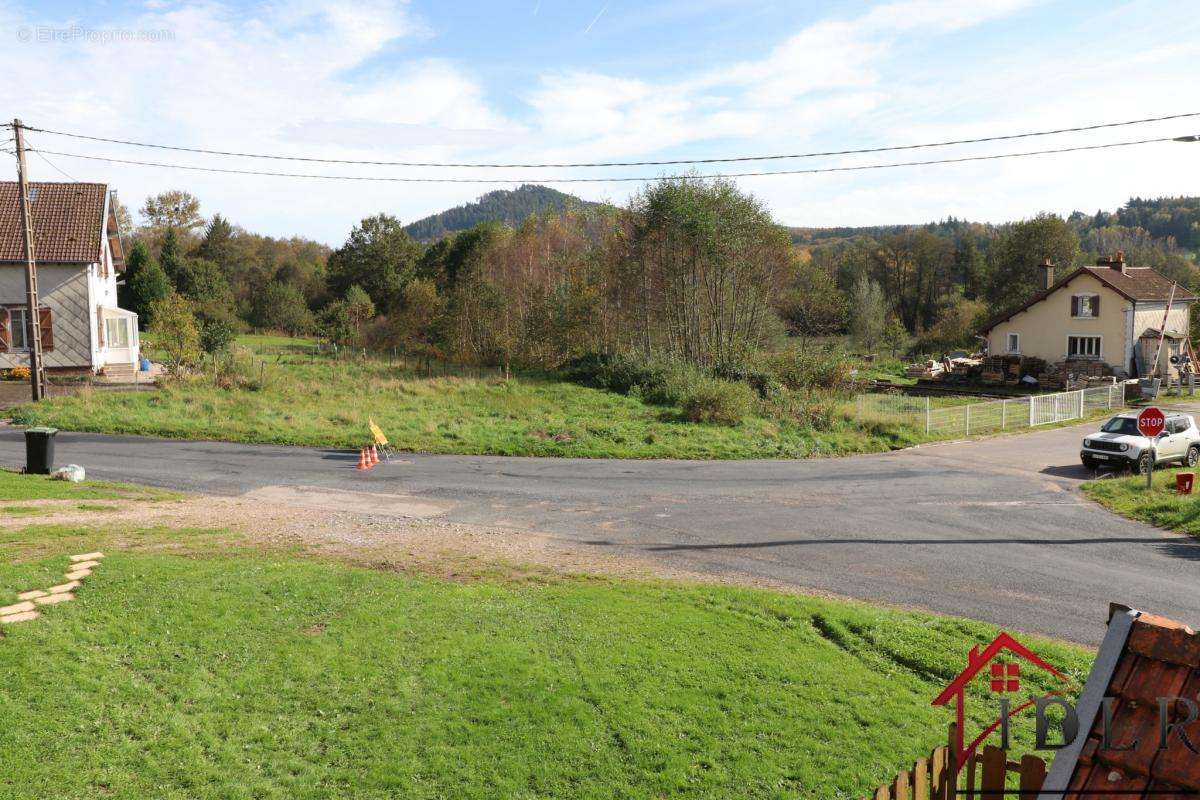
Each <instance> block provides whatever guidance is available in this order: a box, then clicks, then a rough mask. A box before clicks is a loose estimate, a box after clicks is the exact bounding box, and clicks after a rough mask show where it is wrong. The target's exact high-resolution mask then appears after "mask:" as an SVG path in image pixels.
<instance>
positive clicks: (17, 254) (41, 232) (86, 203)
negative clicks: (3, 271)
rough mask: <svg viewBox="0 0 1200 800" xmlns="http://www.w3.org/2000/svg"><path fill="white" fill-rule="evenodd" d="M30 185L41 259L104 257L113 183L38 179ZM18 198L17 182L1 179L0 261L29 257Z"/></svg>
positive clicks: (67, 260)
mask: <svg viewBox="0 0 1200 800" xmlns="http://www.w3.org/2000/svg"><path fill="white" fill-rule="evenodd" d="M29 190H30V192H29V193H30V204H29V207H30V210H31V211H32V214H33V236H34V255H35V256H36V257H37V260H38V261H42V262H50V263H56V262H57V263H81V262H82V263H91V262H93V261H99V260H100V252H101V242H100V236H101V233H102V231H103V230H104V225H103V215H104V200H105V196H106V194H107V191H108V187H107V186H105V185H104V184H103V183H41V182H34V183H30V184H29ZM19 199H20V190H19V189H18V186H17V183H16V182H15V181H2V182H0V262H6V261H10V262H11V261H24V260H25V245H24V237H23V235H22V232H21V211H20V206H19Z"/></svg>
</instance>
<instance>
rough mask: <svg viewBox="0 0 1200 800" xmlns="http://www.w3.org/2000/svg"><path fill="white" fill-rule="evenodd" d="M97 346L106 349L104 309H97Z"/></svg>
mask: <svg viewBox="0 0 1200 800" xmlns="http://www.w3.org/2000/svg"><path fill="white" fill-rule="evenodd" d="M96 346H97V347H104V309H102V308H97V309H96Z"/></svg>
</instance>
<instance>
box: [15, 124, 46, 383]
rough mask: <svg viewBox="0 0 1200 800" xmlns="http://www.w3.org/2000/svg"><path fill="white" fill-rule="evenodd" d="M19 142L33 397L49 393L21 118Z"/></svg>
mask: <svg viewBox="0 0 1200 800" xmlns="http://www.w3.org/2000/svg"><path fill="white" fill-rule="evenodd" d="M13 137H14V138H15V139H16V142H17V186H18V190H19V192H20V194H21V197H20V206H21V231H22V233H23V235H24V239H25V342H26V344H28V345H29V384H30V388H31V389H32V392H33V400H34V402H37V401H38V400H41V399H42V398H43V397H45V396H46V365H45V364H44V363H43V362H42V315H41V306H40V305H39V304H38V283H37V258H36V255H35V253H34V250H33V214H32V212H30V210H29V177H28V171H27V169H26V167H25V135H24V126H22V125H21V120H19V119H14V120H13Z"/></svg>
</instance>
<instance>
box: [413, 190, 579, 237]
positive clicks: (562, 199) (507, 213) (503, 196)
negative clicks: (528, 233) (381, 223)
mask: <svg viewBox="0 0 1200 800" xmlns="http://www.w3.org/2000/svg"><path fill="white" fill-rule="evenodd" d="M593 205H597V204H596V203H592V202H589V201H587V200H580V199H579V198H578V197H575V196H574V195H570V194H565V193H563V192H560V191H557V190H555V189H551V188H550V187H548V186H537V185H534V184H524V185H523V186H520V187H518V188H516V189H499V190H497V191H494V192H488V193H487V194H485V195H483V196H482V197H480V198H479V199H478V200H476V201H475V202H474V203H467V204H466V205H461V206H456V207H455V208H451V209H447V210H446V211H443V212H442V213H440V214H434V215H433V216H430V217H425V218H424V219H419V220H417V221H416V222H413V223H411V224H409V225H406V226H405V228H404V230H406V231H408V234H409V235H410V236H412V237H413V238H414V239H417V240H418V241H422V242H432V241H435V240H437V239H440V238H442V237H443V236H445V235H446V234H448V233H457V232H459V231H465V230H466V229H467V228H470V227H473V226H475V225H478V224H479V223H481V222H504V223H506V224H508V225H519V224H521V223H522V222H524V221H525V219H526V218H527V217H529V216H530V215H531V214H541V213H543V212H545V211H562V210H563V209H565V208H568V207H572V206H574V207H587V206H593Z"/></svg>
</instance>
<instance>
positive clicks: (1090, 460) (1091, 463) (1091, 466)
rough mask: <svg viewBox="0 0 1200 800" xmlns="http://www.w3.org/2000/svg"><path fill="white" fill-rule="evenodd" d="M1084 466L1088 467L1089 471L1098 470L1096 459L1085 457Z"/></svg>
mask: <svg viewBox="0 0 1200 800" xmlns="http://www.w3.org/2000/svg"><path fill="white" fill-rule="evenodd" d="M1083 466H1084V467H1086V468H1087V469H1095V468H1096V459H1094V458H1087V457H1084V459H1083Z"/></svg>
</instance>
